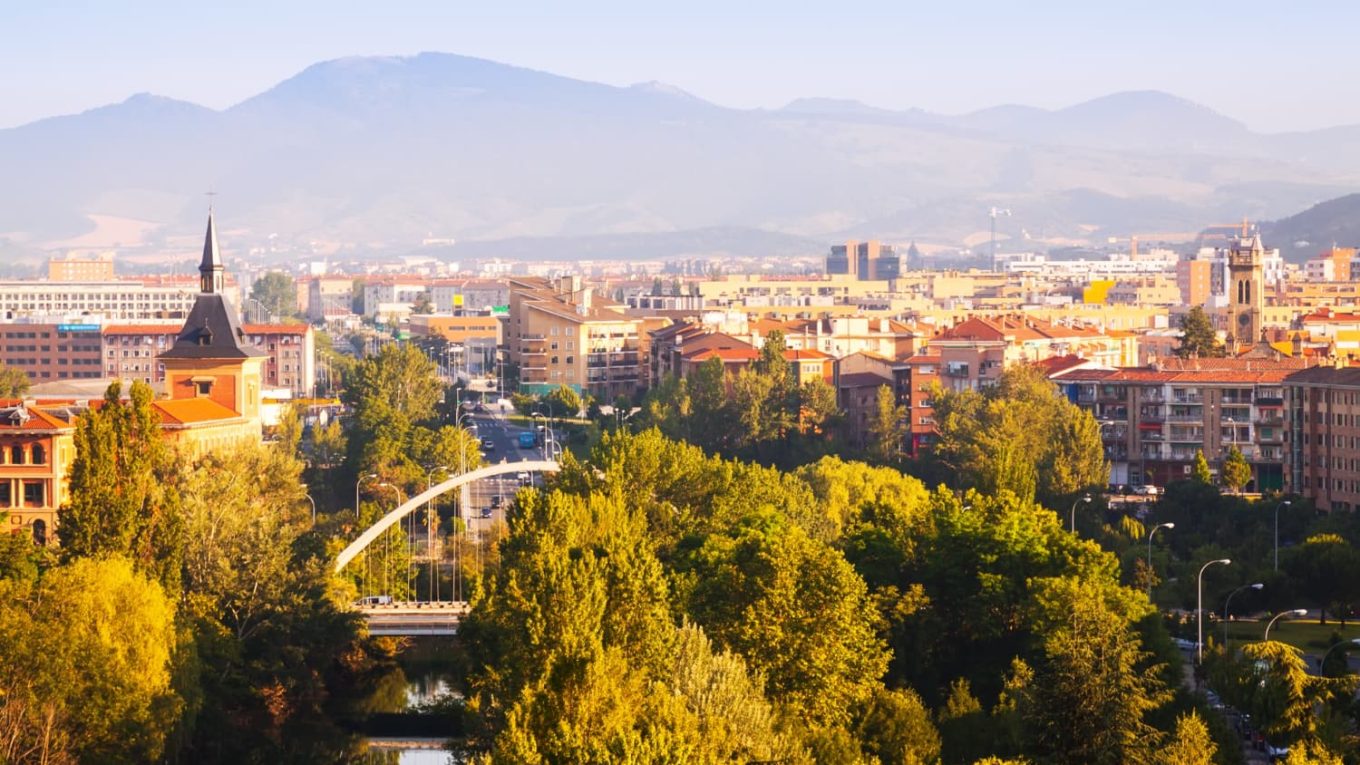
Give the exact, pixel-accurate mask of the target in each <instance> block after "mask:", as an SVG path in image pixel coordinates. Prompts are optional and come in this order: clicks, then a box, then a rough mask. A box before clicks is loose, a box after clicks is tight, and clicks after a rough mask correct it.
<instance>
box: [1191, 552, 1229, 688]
mask: <svg viewBox="0 0 1360 765" xmlns="http://www.w3.org/2000/svg"><path fill="white" fill-rule="evenodd" d="M1215 563H1222V564H1223V565H1225V566H1228V565H1231V564H1232V561H1231V560H1229V559H1228V558H1219V559H1218V560H1211V561H1209V562H1208V563H1205V564H1204V565H1203V566H1201V567H1200V569H1199V577H1198V578H1197V579H1198V599H1197V600H1196V604H1195V628H1196V631H1197V632H1198V638H1197V639H1196V640H1195V662H1196V663H1199V664H1202V663H1203V662H1204V570H1205V569H1207V568H1209V567H1210V566H1212V565H1214V564H1215Z"/></svg>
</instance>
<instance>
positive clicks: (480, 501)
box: [464, 410, 543, 533]
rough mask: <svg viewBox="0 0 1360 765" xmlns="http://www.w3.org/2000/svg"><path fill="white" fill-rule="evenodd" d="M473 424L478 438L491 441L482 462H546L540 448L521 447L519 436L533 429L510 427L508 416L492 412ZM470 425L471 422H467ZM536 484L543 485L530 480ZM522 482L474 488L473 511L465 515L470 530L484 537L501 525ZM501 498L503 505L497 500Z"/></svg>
mask: <svg viewBox="0 0 1360 765" xmlns="http://www.w3.org/2000/svg"><path fill="white" fill-rule="evenodd" d="M470 419H471V421H472V423H473V424H475V426H476V432H477V437H478V438H489V439H491V446H490V447H489V448H488V447H486V446H483V447H482V459H484V460H485V461H487V462H502V461H509V462H523V461H525V460H539V459H543V450H542V449H540V448H537V447H535V448H533V449H522V448H520V446H519V434H520V433H525V432H529V431H530V429H529V428H524V427H520V426H517V425H512V424H510V422H509V420H507V419H506V418H505V416H504V415H501V414H497V413H495V412H494V410H492V412H490V413H487V414H475V415H473V416H472V417H471V418H470ZM464 424H465V425H466V424H467V421H466V420H465V421H464ZM530 478H531V479H532V480H533V481H534V482H535V483H538V482H541V479H540V478H539V477H538V476H530ZM519 487H520V481H519V480H518V479H517V478H516V477H514V476H506V477H502V478H489V479H486V480H482V481H478V482H476V483H475V484H473V485H472V486H471V487H470V489H469V491H470V494H471V502H470V507H469V508H468V509H467V511H466V513H465V516H464V517H465V518H466V519H467V523H468V528H469V530H471V531H473V532H478V533H480V532H481V531H482V530H484V529H486V528H490V527H491V526H493V525H495V524H497V523H501V522H503V521H504V520H505V508H506V507H508V506H509V504H510V503H511V502H512V501H513V500H514V497H515V492H516V491H518V490H519ZM498 497H499V498H500V499H499V501H498V500H497V498H498ZM488 511H489V514H488Z"/></svg>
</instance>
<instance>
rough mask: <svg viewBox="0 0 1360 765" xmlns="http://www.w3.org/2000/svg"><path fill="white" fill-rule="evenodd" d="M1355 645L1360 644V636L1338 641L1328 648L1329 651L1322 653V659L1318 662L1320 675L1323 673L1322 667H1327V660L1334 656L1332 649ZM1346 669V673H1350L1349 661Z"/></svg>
mask: <svg viewBox="0 0 1360 765" xmlns="http://www.w3.org/2000/svg"><path fill="white" fill-rule="evenodd" d="M1355 645H1360V638H1351V639H1350V640H1342V641H1341V642H1340V643H1337V644H1336V645H1334V646H1332V647H1331V648H1328V649H1327V653H1324V654H1322V661H1320V662H1318V674H1319V675H1320V674H1322V668H1323V667H1325V666H1327V660H1328V659H1330V658H1331V656H1332V651H1335V650H1336V649H1338V648H1340V647H1342V646H1355ZM1346 670H1347V672H1346V674H1350V671H1349V670H1350V664H1349V663H1347V665H1346Z"/></svg>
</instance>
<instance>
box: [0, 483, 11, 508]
mask: <svg viewBox="0 0 1360 765" xmlns="http://www.w3.org/2000/svg"><path fill="white" fill-rule="evenodd" d="M13 506H14V496H13V494H11V486H10V482H9V481H0V507H13Z"/></svg>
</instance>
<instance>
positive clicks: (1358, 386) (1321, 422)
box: [1284, 367, 1360, 510]
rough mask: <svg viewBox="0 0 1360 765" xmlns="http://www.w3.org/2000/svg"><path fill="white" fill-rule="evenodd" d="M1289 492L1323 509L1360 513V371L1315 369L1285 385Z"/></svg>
mask: <svg viewBox="0 0 1360 765" xmlns="http://www.w3.org/2000/svg"><path fill="white" fill-rule="evenodd" d="M1284 391H1285V406H1286V411H1287V412H1288V416H1287V421H1288V437H1287V444H1288V450H1287V452H1286V458H1285V463H1286V470H1285V478H1286V480H1285V488H1286V489H1287V490H1288V491H1291V492H1295V493H1298V494H1301V495H1303V496H1305V497H1308V498H1310V499H1312V500H1313V501H1314V502H1315V503H1316V504H1317V507H1318V509H1320V510H1355V509H1357V508H1360V367H1344V368H1337V367H1313V368H1311V369H1305V370H1302V371H1300V372H1295V373H1294V374H1292V375H1290V376H1289V377H1288V378H1286V379H1285V381H1284Z"/></svg>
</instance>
